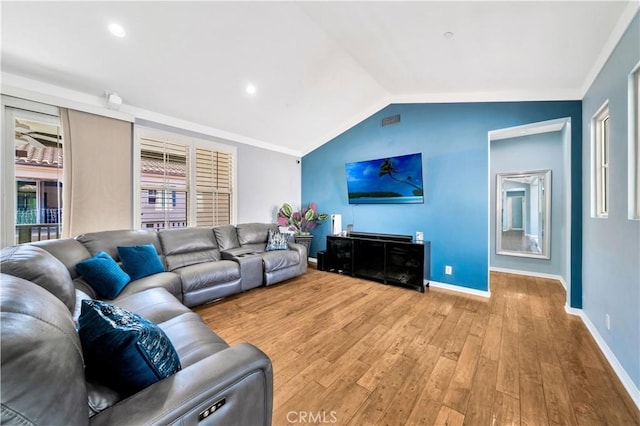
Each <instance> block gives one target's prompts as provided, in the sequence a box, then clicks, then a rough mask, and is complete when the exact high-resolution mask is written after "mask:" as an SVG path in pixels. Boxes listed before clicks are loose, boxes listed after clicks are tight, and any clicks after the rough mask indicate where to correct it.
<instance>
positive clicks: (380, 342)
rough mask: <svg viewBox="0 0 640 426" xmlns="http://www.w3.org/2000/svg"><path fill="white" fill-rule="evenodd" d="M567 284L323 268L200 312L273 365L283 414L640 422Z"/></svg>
mask: <svg viewBox="0 0 640 426" xmlns="http://www.w3.org/2000/svg"><path fill="white" fill-rule="evenodd" d="M565 299H566V295H565V291H564V289H563V288H562V286H561V285H560V283H558V282H556V281H551V280H545V279H540V278H530V277H523V276H517V275H509V274H502V273H492V274H491V298H490V299H486V298H481V297H474V296H466V295H463V294H460V293H454V292H450V291H446V290H442V289H436V288H430V289H427V291H426V292H425V293H424V294H421V293H418V292H416V291H412V290H406V289H402V288H397V287H392V286H385V285H382V284H379V283H373V282H369V281H365V280H360V279H355V278H351V277H347V276H342V275H337V274H333V273H328V272H320V271H317V270H315V269H313V268H309V271H308V273H306V274H305V275H303V276H301V277H298V278H295V279H292V280H289V281H287V282H284V283H281V284H277V285H275V286H270V287H266V288H259V289H255V290H251V291H249V292H247V293H243V294H240V295H236V296H233V297H230V298H228V299H225V300H222V301H219V302H216V303H212V304H209V305H204V306H201V307H199V308H197V309H196V312H198V313H199V314H200V315H201V316H202V317H203V318H204V320H205V321H206V322H207V324H208V325H209V326H210V327H211V328H212V329H213V330H215V331H216V332H217V333H218V334H219V335H220V336H221V337H222V338H224V339H225V340H226V341H227V342H229V343H230V344H235V343H239V342H245V341H246V342H250V343H252V344H254V345H256V346H258V347H259V348H260V349H262V350H263V351H264V352H265V353H266V354H267V355H269V357H270V358H271V360H272V362H273V369H274V400H273V424H274V425H285V424H309V423H315V424H321V423H325V424H339V425H374V424H375V425H377V424H380V425H404V424H406V425H431V424H436V425H445V424H447V425H512V424H515V425H518V424H521V425H525V424H526V425H621V426H623V425H624V426H626V425H639V424H640V414H639V413H638V410H637V409H636V407H635V405H634V404H633V401H632V400H631V398H630V397H629V396H628V394H627V393H626V392H625V390H624V388H623V387H622V384H621V383H620V381H619V380H618V378H617V377H616V375H615V373H614V372H613V370H612V369H611V367H610V366H609V364H608V363H607V361H606V360H605V358H604V356H603V355H602V353H601V352H600V350H599V348H598V347H597V345H596V343H595V341H594V340H593V338H592V337H591V335H590V334H589V332H588V331H587V329H586V328H585V326H584V324H583V323H582V321H581V320H580V319H579V318H578V317H574V316H570V315H567V314H566V312H565V310H564V305H565Z"/></svg>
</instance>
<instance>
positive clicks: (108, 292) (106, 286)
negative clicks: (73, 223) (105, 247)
mask: <svg viewBox="0 0 640 426" xmlns="http://www.w3.org/2000/svg"><path fill="white" fill-rule="evenodd" d="M76 269H77V270H78V272H79V273H80V275H82V276H83V277H84V278H85V279H86V280H87V282H88V283H89V284H90V285H91V287H93V288H94V289H96V290H97V291H98V293H100V295H101V296H103V297H105V298H106V299H115V298H116V297H117V296H118V295H119V294H120V292H121V291H122V289H123V288H125V287H126V285H127V284H129V281H131V278H129V275H127V273H126V272H125V271H123V270H122V268H121V267H120V265H118V264H117V263H116V261H115V260H113V258H112V257H111V256H109V255H108V254H107V253H105V252H103V251H100V252H98V253H96V255H95V256H93V257H92V258H90V259H87V260H83V261H82V262H80V263H78V264H77V265H76Z"/></svg>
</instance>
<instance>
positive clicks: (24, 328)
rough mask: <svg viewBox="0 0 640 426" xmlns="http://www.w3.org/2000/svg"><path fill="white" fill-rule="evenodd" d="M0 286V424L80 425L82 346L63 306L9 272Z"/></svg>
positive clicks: (83, 410)
mask: <svg viewBox="0 0 640 426" xmlns="http://www.w3.org/2000/svg"><path fill="white" fill-rule="evenodd" d="M0 288H1V291H0V311H1V313H2V322H1V325H0V327H1V333H2V340H1V341H0V345H1V346H2V349H1V351H2V366H1V369H2V375H1V376H0V377H1V380H2V382H1V384H0V386H1V387H2V392H1V399H2V415H1V417H0V423H1V424H33V425H36V424H86V423H87V408H86V407H87V391H86V386H85V379H84V362H83V358H82V347H81V345H80V339H79V337H78V333H77V332H76V330H75V324H74V322H73V319H72V318H71V314H70V313H69V311H68V309H67V307H66V306H65V305H64V304H63V303H62V302H61V301H60V300H58V299H57V298H55V297H54V296H53V295H52V294H51V293H49V292H48V291H46V290H45V289H43V288H41V287H39V286H38V285H36V284H34V283H32V282H29V281H26V280H23V279H21V278H18V277H15V276H11V275H6V274H0ZM61 390H62V391H61Z"/></svg>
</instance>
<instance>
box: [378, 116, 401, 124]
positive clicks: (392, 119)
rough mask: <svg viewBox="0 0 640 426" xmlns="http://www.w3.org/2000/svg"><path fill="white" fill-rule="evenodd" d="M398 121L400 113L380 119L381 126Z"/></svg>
mask: <svg viewBox="0 0 640 426" xmlns="http://www.w3.org/2000/svg"><path fill="white" fill-rule="evenodd" d="M399 122H400V114H397V115H392V116H391V117H387V118H383V119H382V127H384V126H388V125H390V124H395V123H399Z"/></svg>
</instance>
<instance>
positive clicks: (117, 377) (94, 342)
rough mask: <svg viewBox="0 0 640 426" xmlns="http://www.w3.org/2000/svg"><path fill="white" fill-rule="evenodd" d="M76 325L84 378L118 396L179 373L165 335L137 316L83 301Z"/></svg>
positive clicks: (124, 310) (112, 306) (98, 303)
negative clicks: (98, 383)
mask: <svg viewBox="0 0 640 426" xmlns="http://www.w3.org/2000/svg"><path fill="white" fill-rule="evenodd" d="M78 323H79V328H78V333H79V335H80V342H81V343H82V351H83V353H84V358H85V364H86V368H87V375H88V376H89V377H93V378H96V379H98V380H100V381H102V382H103V383H105V384H107V385H109V386H111V387H112V388H113V389H115V390H117V391H118V392H121V393H123V394H126V395H131V394H133V393H136V392H138V391H139V390H141V389H144V388H145V387H147V386H149V385H151V384H153V383H155V382H157V381H159V380H162V379H164V378H165V377H169V376H170V375H172V374H174V373H176V372H177V371H179V370H180V369H181V366H180V358H178V354H177V353H176V350H175V348H174V347H173V345H172V344H171V341H170V340H169V338H168V337H167V335H166V334H165V333H164V331H162V330H161V329H160V327H158V326H157V325H156V324H154V323H152V322H151V321H149V320H146V319H144V318H142V317H141V316H140V315H138V314H135V313H133V312H129V311H127V310H126V309H123V308H121V307H119V306H115V305H112V304H110V303H107V302H102V301H99V300H83V301H82V311H81V314H80V319H79V320H78Z"/></svg>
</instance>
